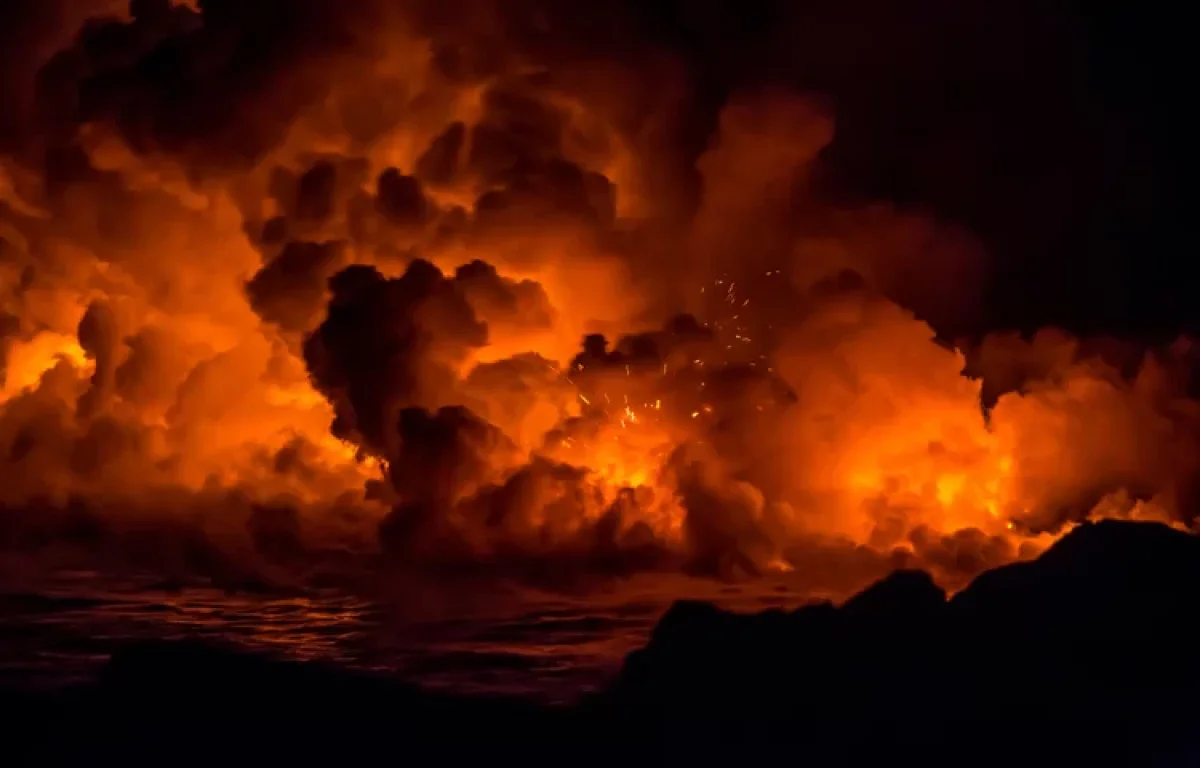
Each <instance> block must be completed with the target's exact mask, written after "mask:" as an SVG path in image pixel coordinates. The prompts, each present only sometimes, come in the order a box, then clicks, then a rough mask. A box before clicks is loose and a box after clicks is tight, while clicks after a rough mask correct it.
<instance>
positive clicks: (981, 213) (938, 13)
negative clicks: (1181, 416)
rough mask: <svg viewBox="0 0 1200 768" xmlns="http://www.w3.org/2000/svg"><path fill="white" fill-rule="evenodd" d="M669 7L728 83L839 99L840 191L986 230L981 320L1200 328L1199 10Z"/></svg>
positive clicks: (1155, 330)
mask: <svg viewBox="0 0 1200 768" xmlns="http://www.w3.org/2000/svg"><path fill="white" fill-rule="evenodd" d="M655 5H656V9H655V11H654V16H655V18H654V20H653V22H652V24H654V25H655V26H656V27H657V29H658V31H659V33H660V34H662V36H663V37H664V38H666V39H670V40H673V41H674V43H675V44H677V45H680V46H682V47H684V48H686V49H688V50H689V51H691V53H692V57H693V61H694V62H695V63H696V64H695V66H696V71H697V72H698V73H701V77H702V78H703V79H704V81H705V82H707V83H708V85H709V87H710V88H711V89H712V95H713V96H712V97H713V98H714V99H720V98H722V95H723V94H724V93H726V92H727V91H728V90H730V89H731V88H735V87H737V86H738V85H739V84H740V82H741V81H744V80H747V79H758V80H779V81H782V82H785V83H789V84H793V85H798V86H800V87H802V88H806V89H810V88H811V89H816V90H819V91H822V92H824V93H826V94H828V95H829V96H830V97H831V98H832V100H833V102H834V105H835V111H836V114H837V120H838V129H837V134H836V138H835V140H834V144H833V146H832V147H831V148H830V151H829V152H828V153H827V156H826V160H827V165H828V171H829V173H828V179H827V180H828V183H829V187H830V190H831V191H832V192H835V193H837V194H841V195H846V196H849V197H863V198H884V199H889V200H893V201H897V202H900V203H904V204H917V205H923V206H928V207H929V208H932V209H933V210H935V211H937V212H938V213H940V214H942V215H943V216H946V217H947V218H951V219H954V220H957V221H960V222H963V223H965V224H966V225H968V226H969V228H970V229H971V230H972V231H974V232H975V233H976V234H977V235H979V236H980V237H981V238H982V239H983V240H984V242H985V243H986V244H987V247H988V249H989V252H990V253H991V256H992V265H993V273H992V275H991V280H990V281H989V289H988V291H987V300H986V304H987V306H986V308H985V312H984V313H983V314H984V316H983V317H982V318H981V322H982V325H983V326H985V327H989V328H995V327H1016V328H1023V329H1033V328H1036V327H1039V326H1043V325H1047V324H1058V325H1062V326H1066V327H1068V328H1069V329H1071V330H1072V331H1075V332H1076V333H1080V334H1091V333H1116V334H1121V335H1126V334H1128V335H1135V336H1142V335H1148V336H1159V335H1164V334H1165V335H1168V336H1169V335H1172V334H1174V333H1177V332H1178V331H1180V330H1183V329H1185V328H1186V329H1196V328H1197V327H1200V310H1197V309H1196V308H1195V306H1194V304H1195V303H1194V301H1193V300H1192V295H1193V293H1192V291H1193V288H1192V282H1191V280H1190V279H1189V275H1190V272H1191V263H1190V262H1191V261H1192V259H1193V258H1194V249H1193V247H1192V246H1191V239H1192V238H1191V235H1190V232H1191V229H1192V227H1190V226H1189V225H1188V223H1187V222H1186V221H1185V216H1184V202H1183V194H1184V193H1183V187H1184V181H1183V179H1184V177H1185V175H1188V174H1189V173H1190V171H1189V170H1187V169H1188V168H1190V166H1191V147H1190V142H1189V146H1187V147H1186V148H1185V139H1184V137H1185V136H1190V135H1193V131H1192V129H1191V126H1192V125H1194V123H1192V122H1191V121H1190V120H1188V119H1185V114H1186V107H1185V101H1186V99H1187V97H1186V95H1185V94H1186V92H1187V90H1188V89H1187V88H1184V87H1181V82H1182V81H1184V80H1185V79H1186V73H1187V72H1188V71H1190V70H1189V69H1185V54H1184V51H1185V50H1186V48H1185V43H1184V41H1183V35H1184V30H1185V29H1187V28H1188V27H1187V25H1186V23H1184V22H1183V20H1182V16H1181V14H1182V11H1181V10H1178V9H1177V7H1176V6H1171V5H1168V4H1167V3H1165V2H1151V3H1141V4H1136V5H1134V4H1120V5H1119V6H1118V4H1098V3H1082V2H1064V1H1062V0H919V1H918V2H906V1H903V0H854V1H852V2H845V3H830V2H784V1H783V0H780V1H779V2H772V1H771V0H751V1H750V2H740V3H721V2H716V0H707V1H703V2H699V3H692V2H684V0H677V1H676V2H660V3H657V4H655ZM684 8H686V9H687V10H686V11H684V10H681V9H684ZM700 9H704V10H700ZM688 14H690V16H689V15H688ZM689 18H690V19H693V20H695V19H705V18H707V21H692V22H691V23H690V24H689V23H687V22H686V21H685V22H681V21H680V19H689ZM946 290H953V286H947V287H946ZM947 330H949V331H950V332H954V331H955V330H959V329H947ZM961 330H967V329H966V328H964V329H961Z"/></svg>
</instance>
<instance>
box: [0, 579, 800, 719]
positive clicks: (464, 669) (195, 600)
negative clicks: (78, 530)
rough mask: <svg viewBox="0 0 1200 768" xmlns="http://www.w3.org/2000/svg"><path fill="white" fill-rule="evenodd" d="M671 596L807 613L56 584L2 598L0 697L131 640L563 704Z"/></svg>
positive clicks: (653, 599) (630, 643)
mask: <svg viewBox="0 0 1200 768" xmlns="http://www.w3.org/2000/svg"><path fill="white" fill-rule="evenodd" d="M679 597H700V598H706V599H711V600H715V601H717V602H720V603H724V604H726V605H727V606H730V607H734V608H744V609H752V608H762V607H764V606H766V605H787V604H796V603H799V602H802V601H803V599H802V597H801V596H800V595H798V594H796V593H795V592H794V591H793V590H791V589H789V588H788V587H786V586H785V585H779V584H776V585H770V584H757V585H755V586H754V587H753V588H751V589H748V588H739V587H722V586H719V585H716V584H713V583H706V582H694V581H688V582H684V581H679V580H666V579H661V578H659V579H650V578H647V579H642V580H640V581H631V582H623V583H621V584H619V585H615V586H613V587H611V588H609V589H606V590H604V591H602V592H596V593H592V594H589V595H587V596H585V597H580V596H572V597H566V596H561V595H547V594H541V593H537V594H534V593H523V594H522V595H521V596H520V597H519V598H518V599H513V598H512V597H511V596H509V597H508V598H506V599H504V600H497V601H496V602H495V603H494V604H486V603H485V604H484V605H480V604H478V603H477V604H474V605H473V606H472V607H471V609H470V610H455V609H448V610H446V611H443V612H441V613H442V614H443V615H440V616H437V617H436V618H424V619H421V620H414V619H413V618H412V617H411V615H410V614H411V613H412V612H411V611H409V610H406V608H407V606H405V605H404V604H403V603H402V602H400V603H388V602H384V601H372V600H367V599H364V598H362V597H355V596H352V595H347V594H344V593H339V592H336V591H332V590H328V591H318V592H311V593H306V594H304V595H303V596H271V595H257V594H255V595H246V594H236V593H234V594H230V593H229V592H227V591H224V590H219V589H213V588H204V587H189V588H182V589H181V588H164V587H161V586H158V585H155V584H154V583H152V582H150V581H149V580H137V579H124V580H121V581H115V580H112V579H107V578H101V577H100V576H98V575H97V574H94V573H86V572H74V573H60V574H57V575H56V577H55V578H54V579H53V580H52V581H50V582H48V583H42V584H39V585H38V587H37V589H36V590H30V589H27V588H26V589H22V590H21V591H11V590H10V591H8V592H4V591H3V590H0V686H12V685H16V686H20V687H36V688H47V687H54V686H60V685H67V684H71V683H76V682H81V681H85V680H88V679H90V678H92V677H93V676H94V675H95V674H96V672H97V671H98V669H99V668H100V667H101V666H102V665H103V664H104V663H105V662H106V661H107V659H108V658H109V656H110V654H111V653H112V652H113V650H115V649H116V648H118V647H120V646H122V645H124V644H127V643H129V642H130V641H134V640H144V639H183V638H188V639H204V640H210V641H216V642H220V643H225V644H233V645H235V646H237V647H240V648H245V649H250V650H254V651H258V652H264V653H268V654H271V655H274V656H278V657H281V658H290V659H303V660H317V661H321V662H324V663H328V664H333V665H336V666H340V667H344V668H348V669H355V670H363V671H370V672H372V673H376V674H385V675H389V676H395V677H398V678H401V679H405V680H410V681H414V682H417V683H420V684H421V685H423V686H425V687H428V688H431V689H441V690H450V691H455V692H459V693H480V692H488V693H503V694H508V695H519V696H528V697H534V698H538V699H541V700H546V701H554V702H561V701H569V700H571V699H573V698H575V697H577V696H578V695H579V694H580V693H582V692H585V691H589V690H594V689H595V688H596V687H597V686H600V685H602V684H603V683H604V682H605V681H606V680H607V679H609V678H610V677H611V676H612V675H613V674H614V673H615V672H616V671H617V669H618V668H619V666H620V663H621V661H622V659H623V658H624V656H625V655H626V654H627V653H629V651H631V650H633V649H635V648H637V647H639V646H641V645H643V644H644V643H645V641H646V639H647V638H648V637H649V634H650V631H651V629H652V628H653V625H654V623H655V622H656V621H657V619H658V618H659V617H660V616H661V615H662V613H663V611H664V610H666V608H667V607H668V606H669V605H670V603H671V602H672V600H674V599H676V598H679ZM423 613H428V611H424V612H423Z"/></svg>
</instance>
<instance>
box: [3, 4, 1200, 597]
mask: <svg viewBox="0 0 1200 768" xmlns="http://www.w3.org/2000/svg"><path fill="white" fill-rule="evenodd" d="M51 5H54V4H51ZM650 5H654V4H650ZM711 5H712V8H713V10H712V13H713V14H716V16H718V17H721V18H705V13H704V12H701V11H699V10H697V11H696V12H695V13H694V14H693V15H688V14H687V13H686V12H683V11H679V10H678V9H677V10H676V11H674V12H672V13H677V14H682V16H679V17H678V18H676V17H672V18H673V19H674V21H672V22H670V23H668V21H667V20H666V16H660V14H667V15H668V16H669V15H670V14H668V13H667V11H666V10H664V9H662V8H658V9H657V10H649V9H644V10H637V9H636V8H634V7H632V6H628V7H627V6H626V4H602V6H603V7H598V8H596V9H591V10H586V9H575V10H571V9H568V8H567V7H566V4H558V5H556V4H553V3H542V2H530V3H512V4H508V3H494V4H493V3H486V2H465V3H453V4H441V3H438V4H432V3H424V2H419V1H417V2H412V3H407V4H405V3H400V4H394V3H382V2H377V0H365V1H364V2H333V1H332V0H303V2H295V1H294V0H289V1H288V2H282V1H280V2H276V1H274V0H272V1H270V2H255V3H245V2H234V1H233V0H221V1H218V0H201V2H199V3H197V4H191V5H187V4H179V3H174V4H173V3H170V2H167V0H159V1H158V2H142V1H141V0H135V2H133V3H132V4H131V5H130V6H129V7H128V8H127V9H106V8H103V7H98V8H95V9H89V13H88V14H85V15H87V16H90V17H91V18H88V19H87V20H86V21H84V20H83V19H82V18H79V19H66V18H61V19H54V20H53V22H49V21H46V20H45V19H40V17H39V18H34V17H33V16H30V17H29V18H28V23H27V24H26V26H24V27H21V29H25V30H33V31H30V32H29V34H30V35H36V39H34V38H29V39H26V40H25V41H24V43H23V46H22V47H21V48H20V49H6V54H5V55H6V56H10V57H11V56H18V55H19V57H20V63H21V65H22V66H21V67H16V68H14V69H13V70H12V71H13V72H14V73H16V75H14V78H13V81H12V82H7V81H6V82H5V83H4V84H3V90H0V94H3V95H4V98H6V99H7V100H9V101H10V102H11V103H12V104H14V105H15V107H14V109H13V111H12V115H11V117H9V118H6V119H7V120H10V121H11V122H12V123H13V124H12V125H11V126H10V125H8V124H7V123H5V124H4V126H3V128H4V130H3V134H2V135H3V139H4V142H3V144H2V145H0V146H2V147H3V153H2V154H0V287H2V293H0V299H2V300H3V306H2V307H0V393H2V396H0V526H3V536H0V542H4V543H6V544H7V545H8V547H9V549H10V550H18V549H22V550H26V551H27V550H28V549H29V548H31V547H33V548H42V549H45V550H47V551H48V552H50V551H53V552H54V553H59V554H61V552H62V551H68V550H69V551H70V552H71V553H72V555H71V556H73V557H75V556H87V554H88V553H89V552H90V553H101V554H103V556H104V557H107V558H109V559H111V560H114V561H129V562H133V563H134V564H135V565H138V566H145V565H147V564H150V565H153V566H155V567H168V566H169V567H170V568H173V569H177V570H180V569H182V570H185V571H186V570H188V569H203V570H206V571H210V572H220V573H222V574H229V573H231V572H237V573H240V572H241V570H239V569H252V570H253V569H257V570H258V571H259V572H260V575H261V573H266V572H268V571H270V572H271V573H276V572H277V569H280V568H284V569H287V568H292V569H293V570H292V571H290V572H292V573H295V572H296V571H295V570H294V568H295V567H299V568H300V571H299V573H304V572H305V570H304V569H306V568H311V567H313V564H314V563H321V562H325V561H326V560H328V559H329V558H331V557H333V558H334V559H335V560H336V561H337V562H338V563H341V564H345V563H346V562H348V561H349V562H353V563H356V564H357V566H358V567H367V566H368V565H369V564H372V563H377V562H378V561H379V558H380V557H382V559H383V561H384V562H387V563H396V564H402V565H403V567H405V568H412V569H417V570H419V569H421V568H457V569H460V570H461V569H473V568H482V569H485V570H487V569H492V570H499V571H501V572H512V573H523V572H525V571H522V570H521V569H523V568H528V567H530V565H531V564H535V565H536V566H537V567H538V568H550V569H551V571H552V572H554V573H574V572H585V573H587V572H602V573H622V572H628V571H630V570H639V569H670V570H685V571H688V572H693V573H700V574H704V575H720V576H724V577H739V576H754V575H759V574H762V573H765V572H770V571H796V572H797V573H798V574H801V575H804V576H805V577H806V578H809V579H811V580H812V582H813V583H815V584H819V583H821V581H822V579H823V578H824V577H825V576H826V575H828V576H829V579H830V580H833V581H836V580H844V578H845V573H846V572H847V571H854V572H863V573H865V574H868V575H873V574H874V572H875V571H877V570H878V569H880V568H883V567H886V566H888V565H895V564H905V563H909V562H916V563H919V564H923V565H925V566H926V567H930V568H932V569H934V570H935V571H936V572H938V573H939V574H940V575H942V576H943V577H944V578H945V579H946V580H947V581H948V583H957V581H958V580H961V579H962V578H964V577H966V576H969V575H971V574H973V573H975V572H977V571H978V570H980V569H982V568H985V567H989V566H991V565H995V564H998V563H1001V562H1005V561H1008V560H1012V559H1015V558H1019V557H1025V556H1028V555H1029V554H1031V553H1033V552H1036V551H1038V550H1039V549H1040V548H1041V547H1043V546H1045V544H1046V543H1047V542H1049V541H1051V540H1053V538H1054V537H1056V536H1058V535H1060V534H1061V533H1062V532H1063V531H1064V530H1065V529H1066V527H1068V526H1069V525H1070V524H1071V523H1073V522H1077V521H1079V520H1082V519H1084V518H1086V517H1089V516H1118V517H1134V518H1138V517H1147V518H1154V519H1164V520H1168V521H1172V522H1174V523H1176V524H1179V525H1187V524H1190V522H1191V518H1190V515H1191V513H1190V509H1191V507H1190V503H1191V501H1192V493H1193V492H1192V489H1191V486H1190V483H1191V481H1190V479H1189V478H1190V477H1192V476H1193V475H1194V474H1195V471H1196V469H1197V468H1198V462H1200V450H1198V448H1200V446H1197V445H1195V438H1194V437H1193V435H1195V434H1198V433H1197V432H1196V430H1195V427H1196V426H1197V424H1196V420H1197V418H1198V415H1197V414H1198V413H1200V411H1198V408H1200V406H1198V405H1197V402H1196V401H1195V400H1193V399H1191V398H1190V397H1189V378H1188V376H1189V373H1190V371H1191V370H1192V369H1193V368H1194V351H1193V350H1192V349H1191V347H1190V346H1189V345H1188V344H1187V343H1183V342H1181V343H1178V344H1176V345H1174V346H1172V347H1170V348H1167V349H1156V350H1153V351H1149V352H1148V351H1146V350H1145V349H1143V348H1139V347H1129V346H1126V347H1122V346H1121V345H1117V344H1105V343H1097V342H1095V341H1080V340H1077V339H1074V338H1072V337H1071V336H1070V335H1069V334H1066V333H1060V332H1052V331H1046V332H1043V333H1039V334H1038V335H1036V336H1034V337H1033V338H1032V340H1025V339H1022V338H1021V337H1020V336H1004V335H996V336H989V337H987V338H985V339H983V341H982V342H980V343H966V342H964V343H963V344H960V345H959V346H958V347H957V348H956V347H955V346H952V345H949V344H947V343H945V342H944V341H943V340H942V338H941V337H940V336H939V334H938V333H937V332H935V330H934V329H935V328H936V329H938V330H939V331H945V330H947V329H949V330H954V329H956V328H961V327H969V326H970V324H971V323H973V322H975V321H976V319H977V318H975V317H974V314H975V310H976V309H977V307H978V305H979V301H980V297H981V296H982V295H983V291H984V289H985V287H986V275H987V272H988V268H989V261H988V258H987V257H986V255H985V254H986V253H987V251H988V249H987V248H986V247H985V243H984V242H982V241H980V240H978V239H976V238H975V237H973V236H972V235H971V234H970V233H969V228H968V227H966V226H964V225H963V224H962V223H958V222H956V221H952V220H950V219H948V218H945V217H939V216H937V215H935V214H934V213H933V212H932V210H931V209H930V208H928V207H927V208H924V209H922V208H921V207H919V206H915V205H911V204H906V203H904V202H902V201H888V200H886V199H883V198H879V197H875V198H871V199H866V200H865V201H864V200H862V199H855V198H854V197H853V196H848V195H846V194H844V190H842V189H840V187H839V185H843V186H844V185H845V184H846V183H847V182H846V180H845V178H842V177H839V176H838V172H837V169H838V167H839V166H838V162H841V161H840V160H839V158H844V156H845V153H846V151H847V149H846V147H847V146H850V147H853V146H855V143H856V142H859V143H864V144H863V146H864V148H869V145H870V137H868V136H866V135H865V134H864V133H863V131H864V130H865V129H864V125H866V124H868V123H870V122H871V121H870V120H869V119H868V117H870V116H865V115H864V114H863V109H864V106H863V105H864V103H865V102H864V101H863V100H862V99H863V97H862V96H861V92H860V90H858V89H860V88H861V87H863V86H862V84H861V83H858V81H853V77H852V74H851V70H852V69H853V68H854V67H853V65H854V60H853V56H851V55H850V51H851V50H852V49H853V48H854V46H853V45H851V43H854V41H855V35H853V34H852V33H850V32H848V31H847V30H845V29H843V28H842V25H840V24H838V23H837V20H836V19H833V18H830V19H826V20H825V23H826V26H825V27H824V28H825V30H826V35H825V37H823V38H821V39H820V40H816V39H813V34H812V32H811V31H802V30H801V27H803V26H804V25H803V24H802V23H801V22H802V21H803V20H804V19H803V18H802V17H803V13H802V12H801V11H795V12H794V14H795V16H794V17H791V16H789V17H788V18H786V19H785V21H786V22H787V23H785V24H783V25H782V26H780V27H779V28H778V29H773V31H768V29H767V27H768V26H770V25H769V24H766V23H765V22H764V21H763V20H762V19H759V20H755V18H753V14H748V15H747V16H744V17H743V16H739V15H738V14H737V13H735V12H734V11H729V10H722V9H721V8H720V4H711ZM754 5H755V7H758V5H763V9H762V12H763V13H764V14H767V15H768V16H769V13H768V10H769V11H770V13H781V14H785V15H787V14H788V13H793V12H787V11H783V10H779V9H774V10H771V9H767V8H766V6H768V5H770V4H769V3H760V4H754ZM99 6H103V4H99ZM706 7H707V6H706ZM47 8H48V10H46V11H45V13H47V14H51V10H52V9H49V6H47ZM655 8H657V6H655ZM113 10H118V11H120V14H119V15H114V16H102V15H101V14H102V13H103V12H105V11H113ZM92 11H94V13H92ZM6 13H7V11H6ZM722 14H726V15H727V16H728V18H724V17H722ZM764 18H765V17H764ZM671 24H680V25H682V27H684V28H688V29H690V30H691V32H690V33H689V34H690V36H689V37H688V38H687V39H688V40H689V41H690V42H689V43H686V44H685V43H683V42H681V40H678V39H673V38H672V35H671V34H668V31H667V27H670V26H671ZM730 24H731V25H733V27H734V28H737V29H739V30H740V32H739V34H745V35H750V36H753V35H759V36H760V37H761V38H762V44H761V46H759V49H758V50H757V52H750V51H748V50H743V51H737V50H732V49H725V48H723V47H722V46H723V45H724V43H722V42H720V41H719V40H717V39H715V38H714V37H712V36H711V35H709V34H708V32H706V30H713V29H719V28H721V26H722V25H730ZM805 29H807V27H805ZM788 34H795V35H798V36H799V39H801V40H808V41H809V42H811V43H813V44H812V45H804V44H800V43H795V44H785V38H786V35H788ZM894 34H895V35H896V45H895V50H893V49H892V48H889V47H886V46H885V47H884V48H883V49H881V51H882V52H881V53H878V54H877V55H878V56H880V57H881V58H880V59H879V60H878V61H875V60H863V61H862V62H861V64H862V67H864V68H865V69H866V70H870V72H868V73H867V74H862V77H866V78H868V79H869V77H871V76H877V77H883V75H882V74H880V73H885V72H887V71H889V70H888V68H889V66H891V64H892V63H894V62H892V58H891V57H897V58H898V59H903V58H904V57H903V56H902V54H903V53H904V52H905V51H910V50H912V44H913V43H914V40H915V39H916V37H917V36H919V35H920V34H921V33H919V32H917V31H913V30H909V29H908V27H906V26H902V27H901V28H899V29H898V30H897V31H895V32H894ZM835 42H838V43H839V44H841V45H843V46H848V47H843V48H838V47H837V46H836V45H835V44H834V43H835ZM858 42H859V43H861V42H862V41H861V40H859V41H858ZM968 47H969V46H968ZM14 51H15V52H14ZM789 55H790V56H793V58H792V59H789V60H788V63H787V66H786V67H783V66H778V65H780V64H781V62H783V61H784V58H783V57H786V56H789ZM963 55H967V54H963ZM848 57H849V58H848ZM911 66H918V64H912V65H911ZM922 66H923V65H922ZM766 71H776V72H781V73H782V72H790V73H797V74H796V77H794V78H791V79H790V80H788V81H787V82H781V81H780V80H781V78H775V79H772V78H767V77H763V76H762V73H763V72H766ZM864 71H865V70H864ZM871 72H873V73H875V74H874V75H871V74H870V73H871ZM860 74H861V73H860ZM851 81H853V82H854V83H858V84H857V85H853V87H852V85H851ZM881 82H882V81H881ZM843 117H845V120H846V125H848V126H849V127H848V128H845V129H844V128H843V123H842V119H843ZM864 156H866V154H864ZM850 175H852V174H844V176H845V177H846V178H849V176H850ZM979 183H984V182H979ZM860 197H861V196H860ZM148 540H153V541H156V542H160V544H158V545H155V546H149V545H147V543H146V542H147V541H148ZM163 541H170V542H174V543H173V544H171V545H170V546H162V545H161V542H163ZM171 553H174V554H173V555H172V554H171ZM198 553H199V554H198ZM335 555H336V557H334V556H335ZM49 556H50V555H49V554H48V555H47V557H49ZM167 561H171V562H169V563H168V565H164V563H165V562H167ZM839 583H840V582H839Z"/></svg>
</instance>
